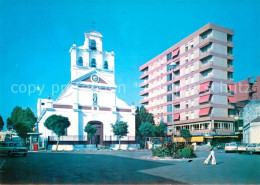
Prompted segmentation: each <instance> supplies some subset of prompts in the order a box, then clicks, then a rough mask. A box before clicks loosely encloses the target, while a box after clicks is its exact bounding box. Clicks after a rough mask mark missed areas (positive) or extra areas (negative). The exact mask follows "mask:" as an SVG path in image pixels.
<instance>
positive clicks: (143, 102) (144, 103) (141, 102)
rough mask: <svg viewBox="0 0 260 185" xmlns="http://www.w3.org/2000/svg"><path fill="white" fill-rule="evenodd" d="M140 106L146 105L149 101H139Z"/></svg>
mask: <svg viewBox="0 0 260 185" xmlns="http://www.w3.org/2000/svg"><path fill="white" fill-rule="evenodd" d="M140 104H143V105H148V104H149V101H148V99H143V100H141V101H140Z"/></svg>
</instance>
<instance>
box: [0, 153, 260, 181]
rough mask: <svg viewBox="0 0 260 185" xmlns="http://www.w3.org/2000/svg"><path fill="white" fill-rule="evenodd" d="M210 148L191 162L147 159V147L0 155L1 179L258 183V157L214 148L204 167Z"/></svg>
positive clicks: (259, 162) (259, 160)
mask: <svg viewBox="0 0 260 185" xmlns="http://www.w3.org/2000/svg"><path fill="white" fill-rule="evenodd" d="M207 155H208V152H206V151H205V150H198V151H197V156H198V157H197V158H196V159H193V161H192V162H188V160H160V161H157V160H147V159H144V158H145V157H149V156H151V152H150V151H148V150H143V151H109V150H107V151H86V152H38V153H29V154H28V157H26V158H22V157H14V158H9V157H3V156H2V157H1V158H0V163H1V161H5V162H4V165H3V167H2V169H0V171H1V172H0V177H1V178H0V179H1V180H0V183H1V184H6V183H7V184H13V183H22V184H28V183H37V184H39V183H47V184H53V183H54V184H57V183H67V184H68V183H69V184H86V183H87V184H89V183H91V184H92V183H95V184H100V183H101V184H150V183H154V184H165V183H166V184H181V183H184V184H260V178H259V177H260V171H259V166H260V155H257V154H254V155H248V154H238V153H224V152H223V150H216V151H215V156H216V160H217V165H216V166H211V165H204V164H203V161H204V160H205V158H206V157H207Z"/></svg>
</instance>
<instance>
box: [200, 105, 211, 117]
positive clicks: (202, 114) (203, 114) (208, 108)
mask: <svg viewBox="0 0 260 185" xmlns="http://www.w3.org/2000/svg"><path fill="white" fill-rule="evenodd" d="M209 111H210V107H207V108H203V109H200V112H199V116H205V115H208V114H209Z"/></svg>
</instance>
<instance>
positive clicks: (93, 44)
mask: <svg viewBox="0 0 260 185" xmlns="http://www.w3.org/2000/svg"><path fill="white" fill-rule="evenodd" d="M89 47H90V49H96V41H95V40H93V39H91V40H90V45H89Z"/></svg>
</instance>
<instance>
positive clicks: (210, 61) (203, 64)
mask: <svg viewBox="0 0 260 185" xmlns="http://www.w3.org/2000/svg"><path fill="white" fill-rule="evenodd" d="M207 65H213V61H212V60H209V61H207V62H205V63H200V67H204V66H207Z"/></svg>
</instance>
